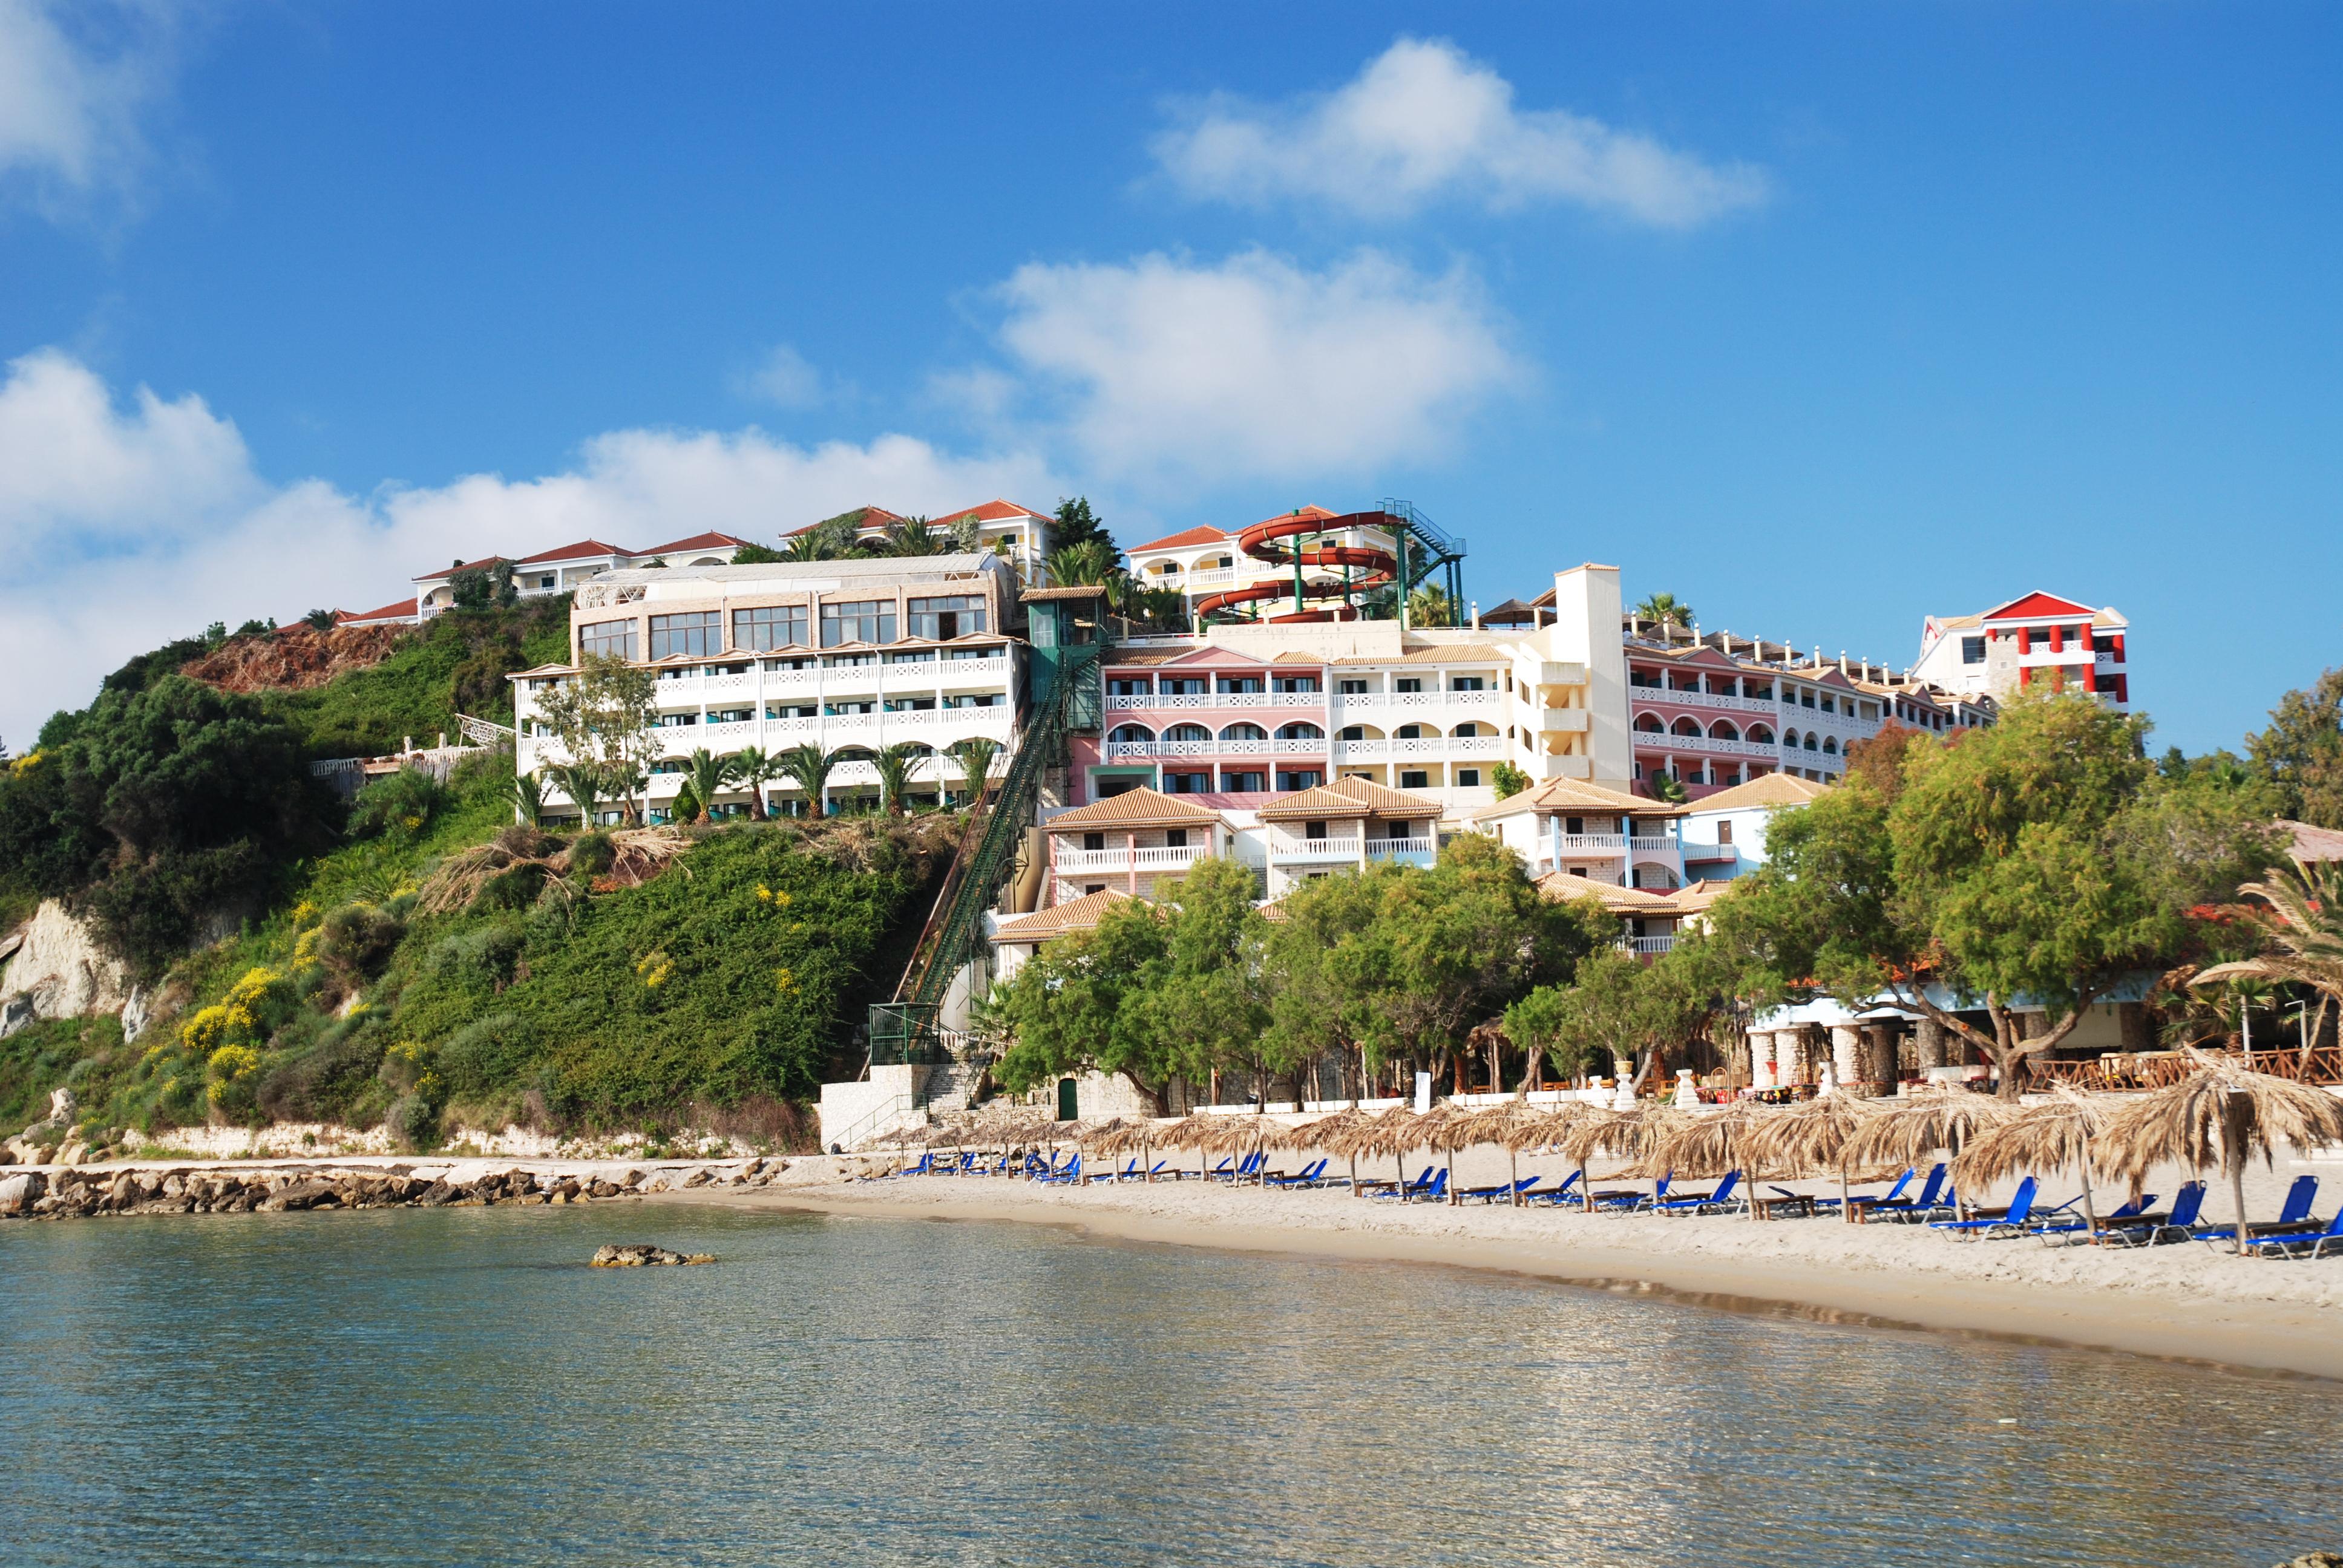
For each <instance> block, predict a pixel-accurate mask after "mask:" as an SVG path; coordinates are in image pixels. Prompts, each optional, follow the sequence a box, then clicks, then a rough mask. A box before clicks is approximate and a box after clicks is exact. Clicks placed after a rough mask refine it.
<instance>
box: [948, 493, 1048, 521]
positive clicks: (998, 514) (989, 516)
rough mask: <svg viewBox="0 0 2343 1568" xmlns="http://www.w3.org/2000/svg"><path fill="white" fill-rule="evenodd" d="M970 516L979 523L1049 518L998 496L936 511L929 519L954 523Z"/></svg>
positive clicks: (1045, 514)
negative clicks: (944, 510) (973, 503)
mask: <svg viewBox="0 0 2343 1568" xmlns="http://www.w3.org/2000/svg"><path fill="white" fill-rule="evenodd" d="M970 517H972V518H975V519H976V520H977V521H978V522H980V523H1006V522H1011V521H1013V520H1014V519H1016V518H1041V520H1042V521H1043V522H1048V521H1049V520H1050V514H1049V513H1047V512H1037V511H1035V510H1034V509H1033V508H1031V507H1021V506H1019V505H1018V504H1017V503H1016V502H1014V501H1004V500H1001V499H1000V498H994V499H992V500H990V501H986V502H984V503H983V504H981V505H980V506H974V507H955V508H952V509H951V510H950V511H949V512H938V513H936V514H935V516H934V518H932V519H930V520H931V521H934V522H937V523H956V522H958V521H960V519H961V518H970Z"/></svg>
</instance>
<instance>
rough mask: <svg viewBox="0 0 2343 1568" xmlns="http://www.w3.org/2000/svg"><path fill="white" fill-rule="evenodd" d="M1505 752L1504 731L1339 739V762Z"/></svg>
mask: <svg viewBox="0 0 2343 1568" xmlns="http://www.w3.org/2000/svg"><path fill="white" fill-rule="evenodd" d="M1504 754H1505V738H1504V737H1503V736H1502V735H1426V736H1422V737H1419V738H1418V739H1413V740H1337V741H1335V742H1334V752H1333V759H1334V760H1335V761H1336V762H1443V761H1458V762H1473V761H1485V760H1487V759H1492V758H1499V757H1503V755H1504Z"/></svg>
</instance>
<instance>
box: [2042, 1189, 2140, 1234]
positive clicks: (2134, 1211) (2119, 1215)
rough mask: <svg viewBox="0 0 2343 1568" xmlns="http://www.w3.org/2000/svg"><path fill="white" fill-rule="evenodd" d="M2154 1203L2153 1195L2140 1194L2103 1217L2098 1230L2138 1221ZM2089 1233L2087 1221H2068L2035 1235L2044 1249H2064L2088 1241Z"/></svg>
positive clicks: (2089, 1228)
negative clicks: (2078, 1242) (2128, 1221)
mask: <svg viewBox="0 0 2343 1568" xmlns="http://www.w3.org/2000/svg"><path fill="white" fill-rule="evenodd" d="M2077 1201H2079V1199H2078V1200H2077ZM2155 1201H2156V1194H2155V1193H2153V1192H2143V1193H2141V1194H2140V1195H2139V1196H2138V1197H2137V1198H2134V1199H2131V1200H2129V1201H2127V1202H2125V1203H2124V1205H2123V1206H2122V1207H2121V1208H2118V1209H2117V1211H2115V1212H2114V1213H2112V1214H2108V1215H2105V1216H2103V1217H2102V1218H2101V1219H2100V1221H2099V1230H2100V1231H2102V1232H2104V1231H2107V1228H2108V1227H2109V1226H2113V1225H2120V1224H2122V1223H2123V1222H2124V1221H2127V1220H2137V1219H2138V1218H2139V1217H2140V1216H2141V1215H2142V1214H2145V1213H2147V1206H2148V1205H2149V1204H2150V1203H2153V1202H2155ZM2090 1232H2091V1222H2090V1221H2089V1220H2087V1219H2069V1220H2066V1221H2063V1222H2061V1223H2059V1224H2056V1225H2045V1226H2042V1227H2041V1228H2040V1229H2039V1230H2038V1231H2036V1232H2035V1233H2036V1235H2038V1236H2040V1237H2041V1238H2042V1244H2043V1245H2044V1246H2046V1247H2064V1246H2071V1245H2073V1244H2074V1243H2075V1242H2076V1241H2077V1240H2080V1241H2089V1240H2090V1239H2091V1234H2090Z"/></svg>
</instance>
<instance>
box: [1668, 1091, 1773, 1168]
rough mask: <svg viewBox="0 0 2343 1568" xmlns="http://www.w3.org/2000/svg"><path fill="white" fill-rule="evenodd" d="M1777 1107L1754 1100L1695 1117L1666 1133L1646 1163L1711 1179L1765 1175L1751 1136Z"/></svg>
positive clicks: (1762, 1163)
mask: <svg viewBox="0 0 2343 1568" xmlns="http://www.w3.org/2000/svg"><path fill="white" fill-rule="evenodd" d="M1773 1110H1774V1108H1773V1107H1772V1106H1768V1105H1762V1104H1760V1103H1759V1102H1758V1101H1754V1100H1740V1101H1734V1102H1733V1103H1732V1104H1730V1105H1727V1106H1726V1107H1725V1109H1724V1110H1722V1111H1708V1112H1705V1113H1704V1114H1701V1115H1697V1116H1692V1117H1689V1118H1687V1119H1686V1120H1685V1121H1684V1125H1683V1126H1681V1127H1677V1128H1674V1129H1671V1130H1670V1131H1667V1132H1665V1133H1664V1134H1662V1135H1661V1136H1660V1138H1659V1139H1658V1140H1657V1141H1656V1142H1655V1143H1654V1145H1653V1148H1652V1151H1651V1152H1650V1153H1649V1154H1648V1155H1646V1156H1645V1161H1646V1163H1649V1164H1652V1165H1655V1166H1658V1167H1660V1168H1661V1169H1662V1170H1663V1171H1674V1173H1675V1174H1676V1175H1678V1176H1690V1177H1694V1178H1697V1179H1703V1180H1705V1179H1709V1178H1714V1177H1718V1176H1722V1175H1724V1174H1725V1172H1726V1171H1740V1172H1741V1174H1742V1177H1743V1179H1744V1180H1748V1179H1750V1178H1754V1177H1756V1176H1760V1175H1763V1174H1765V1171H1764V1169H1763V1167H1764V1161H1761V1160H1759V1159H1758V1158H1757V1157H1756V1154H1755V1151H1754V1150H1753V1149H1752V1148H1751V1147H1750V1134H1751V1133H1752V1132H1753V1131H1755V1129H1756V1126H1757V1124H1758V1123H1759V1122H1760V1121H1764V1120H1765V1117H1766V1116H1767V1115H1768V1114H1769V1113H1771V1112H1772V1111H1773Z"/></svg>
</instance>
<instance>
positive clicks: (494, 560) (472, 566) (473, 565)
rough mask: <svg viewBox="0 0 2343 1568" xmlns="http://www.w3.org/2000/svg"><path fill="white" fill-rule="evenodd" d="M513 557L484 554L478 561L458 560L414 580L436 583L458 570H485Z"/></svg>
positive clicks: (452, 575) (451, 575)
mask: <svg viewBox="0 0 2343 1568" xmlns="http://www.w3.org/2000/svg"><path fill="white" fill-rule="evenodd" d="M511 559H512V558H511V557H510V556H482V557H481V558H479V559H478V560H476V561H458V562H457V563H456V564H455V565H454V566H452V567H448V568H446V569H445V570H442V571H436V572H425V573H424V574H423V575H422V576H420V577H418V578H415V579H413V580H415V581H416V582H419V583H436V582H438V581H441V580H442V579H444V578H451V577H454V576H455V575H456V574H457V573H458V572H484V571H486V570H488V568H490V567H492V566H495V565H497V564H498V563H499V562H501V561H508V560H511Z"/></svg>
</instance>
